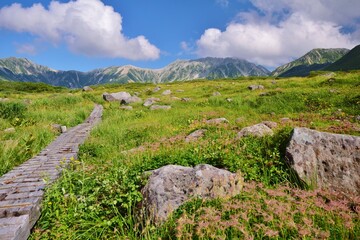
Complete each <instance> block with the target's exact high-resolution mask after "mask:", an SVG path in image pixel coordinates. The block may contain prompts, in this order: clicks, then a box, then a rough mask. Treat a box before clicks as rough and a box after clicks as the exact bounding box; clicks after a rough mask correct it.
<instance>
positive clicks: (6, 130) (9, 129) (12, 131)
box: [4, 127, 15, 133]
mask: <svg viewBox="0 0 360 240" xmlns="http://www.w3.org/2000/svg"><path fill="white" fill-rule="evenodd" d="M14 132H15V128H13V127H12V128H7V129H5V130H4V133H14Z"/></svg>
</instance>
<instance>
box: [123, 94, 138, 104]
mask: <svg viewBox="0 0 360 240" xmlns="http://www.w3.org/2000/svg"><path fill="white" fill-rule="evenodd" d="M137 102H142V99H141V98H139V97H138V96H132V97H129V98H126V99H123V100H121V101H120V104H130V103H137Z"/></svg>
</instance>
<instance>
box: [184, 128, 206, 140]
mask: <svg viewBox="0 0 360 240" xmlns="http://www.w3.org/2000/svg"><path fill="white" fill-rule="evenodd" d="M206 132H207V130H206V129H198V130H196V131H194V132H192V133H190V134H189V135H188V136H186V138H185V142H192V141H196V140H197V139H199V138H202V137H203V136H204V135H205V133H206Z"/></svg>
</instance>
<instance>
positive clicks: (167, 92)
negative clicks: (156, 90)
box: [162, 89, 171, 96]
mask: <svg viewBox="0 0 360 240" xmlns="http://www.w3.org/2000/svg"><path fill="white" fill-rule="evenodd" d="M170 94H171V90H169V89H168V90H165V91H163V93H162V95H164V96H165V95H170Z"/></svg>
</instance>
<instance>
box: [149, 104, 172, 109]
mask: <svg viewBox="0 0 360 240" xmlns="http://www.w3.org/2000/svg"><path fill="white" fill-rule="evenodd" d="M170 109H171V106H167V105H151V107H150V110H170Z"/></svg>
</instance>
